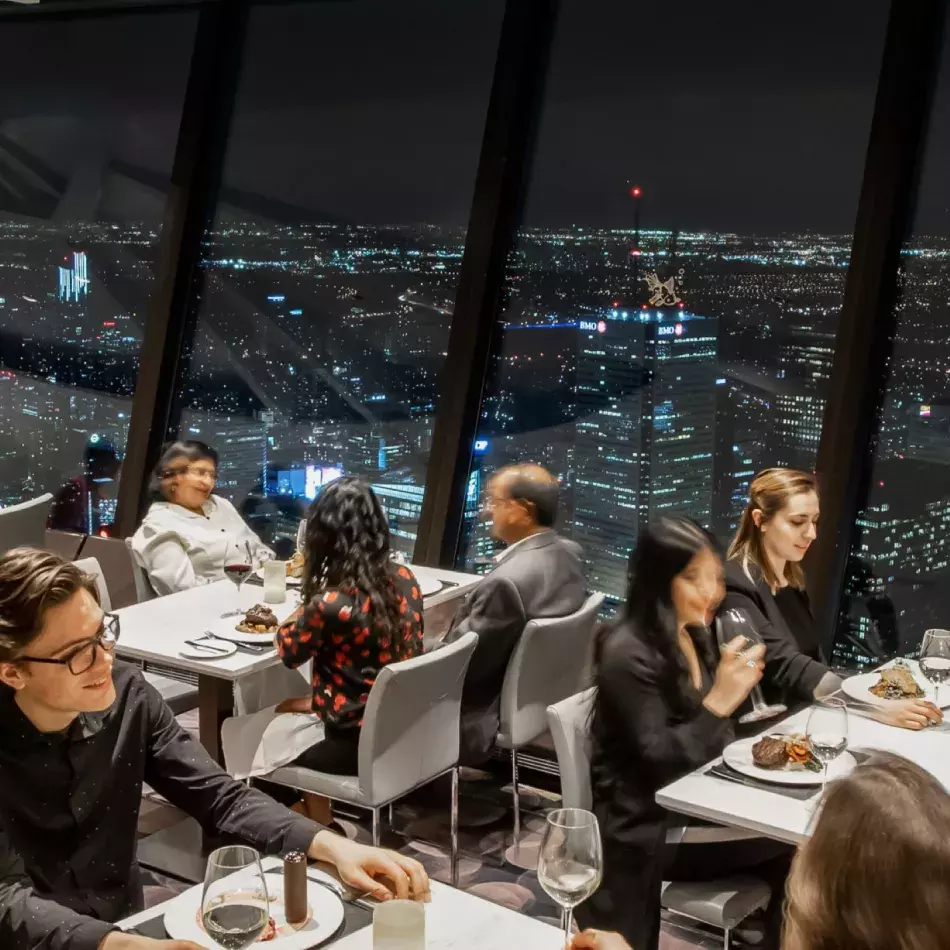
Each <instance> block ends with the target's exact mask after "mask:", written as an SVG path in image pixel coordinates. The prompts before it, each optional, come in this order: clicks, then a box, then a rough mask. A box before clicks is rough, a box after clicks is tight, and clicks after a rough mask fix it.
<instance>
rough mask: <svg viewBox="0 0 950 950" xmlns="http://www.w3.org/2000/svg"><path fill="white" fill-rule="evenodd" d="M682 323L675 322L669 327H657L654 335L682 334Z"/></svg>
mask: <svg viewBox="0 0 950 950" xmlns="http://www.w3.org/2000/svg"><path fill="white" fill-rule="evenodd" d="M683 329H684V327H683V324H682V323H675V324H673V326H671V327H657V331H656V335H657V336H682V335H683Z"/></svg>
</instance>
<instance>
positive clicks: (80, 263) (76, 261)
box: [58, 251, 89, 303]
mask: <svg viewBox="0 0 950 950" xmlns="http://www.w3.org/2000/svg"><path fill="white" fill-rule="evenodd" d="M88 268H89V265H88V261H87V260H86V252H85V251H77V252H75V253H74V254H73V266H72V267H60V268H59V294H58V296H59V300H60V303H79V301H80V299H81V298H82V297H86V296H88V294H89V269H88Z"/></svg>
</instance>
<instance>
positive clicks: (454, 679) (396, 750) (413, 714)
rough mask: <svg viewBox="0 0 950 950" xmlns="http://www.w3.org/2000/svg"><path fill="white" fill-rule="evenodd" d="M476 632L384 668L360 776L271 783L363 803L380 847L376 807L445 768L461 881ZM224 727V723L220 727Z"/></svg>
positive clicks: (369, 708) (280, 778) (271, 777)
mask: <svg viewBox="0 0 950 950" xmlns="http://www.w3.org/2000/svg"><path fill="white" fill-rule="evenodd" d="M477 642H478V635H477V634H475V633H467V634H465V636H463V637H461V638H459V640H457V641H456V642H455V643H451V644H448V645H446V646H444V647H442V648H441V649H439V650H435V651H433V652H432V653H425V654H423V655H422V656H417V657H413V658H412V659H411V660H403V661H402V662H400V663H392V664H390V665H389V666H385V667H383V669H382V670H380V672H379V675H378V676H377V677H376V683H375V684H374V685H373V688H372V689H371V690H370V693H369V700H368V701H367V703H366V712H365V714H364V716H363V728H362V729H361V730H360V746H359V775H331V774H329V773H327V772H315V771H313V770H312V769H306V768H302V767H301V766H298V765H288V766H284V767H283V768H279V769H276V770H275V771H273V772H271V773H269V774H268V775H267V776H265V777H266V778H267V780H268V781H270V782H276V783H277V784H278V785H287V786H290V787H291V788H296V789H299V790H301V791H305V792H313V793H314V794H316V795H323V796H325V797H327V798H329V799H332V800H333V801H338V802H346V803H348V804H350V805H356V806H357V807H359V808H366V809H368V810H369V811H371V812H372V815H373V844H375V845H378V844H379V835H380V827H379V823H380V810H381V809H382V808H384V807H385V806H386V805H389V804H391V803H392V802H394V801H396V800H397V799H400V798H402V797H403V796H405V795H408V794H409V793H410V792H412V791H415V790H416V789H417V788H421V787H422V786H423V785H426V784H428V783H429V782H431V781H433V780H434V779H436V778H439V776H441V775H444V774H445V773H446V772H451V773H452V803H451V831H452V882H453V884H454V883H456V882H457V880H458V758H459V717H460V709H461V704H462V684H463V683H464V682H465V671H466V669H467V668H468V664H469V661H470V660H471V658H472V653H473V652H474V650H475V644H476V643H477ZM226 729H227V721H225V723H224V727H223V730H222V732H224V730H226Z"/></svg>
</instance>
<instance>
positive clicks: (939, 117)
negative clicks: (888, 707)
mask: <svg viewBox="0 0 950 950" xmlns="http://www.w3.org/2000/svg"><path fill="white" fill-rule="evenodd" d="M947 27H948V28H950V22H948V24H947ZM944 35H945V36H948V37H950V32H945V34H944ZM948 162H950V51H948V50H947V49H946V48H945V49H944V53H943V62H942V65H941V71H940V76H939V79H938V85H937V91H936V96H935V99H934V105H933V112H932V115H931V120H930V131H929V133H928V136H927V148H926V152H925V153H924V161H923V167H922V174H921V180H920V191H919V193H918V196H917V213H916V220H915V221H914V226H913V229H912V232H911V235H910V237H909V239H908V240H907V242H906V243H905V245H904V248H903V253H902V256H901V274H900V285H899V295H898V300H897V326H896V332H895V335H894V344H893V346H894V348H893V352H892V354H891V361H890V376H889V378H888V380H887V384H886V387H885V390H884V397H883V408H882V411H881V417H880V422H879V426H878V432H877V438H876V440H875V444H874V460H873V464H872V468H871V479H870V491H869V495H868V499H867V505H866V507H865V509H864V511H862V512H861V514H860V515H859V518H858V522H857V526H858V536H857V540H856V542H855V544H854V546H853V547H852V549H851V559H850V563H849V568H848V574H847V578H846V581H845V591H844V598H843V601H842V605H841V613H840V616H839V619H838V625H837V629H836V640H835V645H834V651H833V660H834V662H836V663H839V664H841V665H842V666H847V667H851V668H855V669H860V668H862V667H864V668H867V667H868V666H877V665H878V662H879V661H878V659H877V657H887V658H890V657H893V656H896V655H901V656H910V655H913V654H915V653H916V651H917V649H918V648H919V647H920V643H921V639H922V638H923V635H924V633H925V631H927V630H928V629H930V628H950V586H948V584H947V576H948V571H950V264H948V262H950V181H948V178H947V173H946V170H947V167H948ZM922 685H926V684H925V683H923V681H922ZM941 692H943V691H941ZM945 695H947V696H950V692H948V693H946V694H945ZM941 701H942V700H941Z"/></svg>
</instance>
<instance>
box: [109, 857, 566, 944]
mask: <svg viewBox="0 0 950 950" xmlns="http://www.w3.org/2000/svg"><path fill="white" fill-rule="evenodd" d="M281 864H282V862H281V861H280V860H279V859H278V858H264V859H263V860H262V861H261V867H262V869H263V871H264V872H265V873H268V872H271V873H273V872H275V871H279V869H280V868H281ZM308 876H320V877H323V878H324V879H326V880H327V882H328V883H329V882H334V881H337V882H338V878H337V876H336V873H335V871H334V870H333V869H332V868H329V867H327V866H321V867H320V868H316V867H313V866H312V867H311V868H310V869H309V870H308ZM201 892H202V885H200V884H198V885H196V886H194V887H192V888H189V889H188V890H187V891H184V892H183V893H182V894H179V895H178V896H177V897H174V898H172V899H171V900H170V901H166V902H165V903H162V904H158V905H156V906H154V907H151V908H149V909H148V910H143V911H141V912H140V913H138V914H135V915H133V916H131V917H127V918H126V919H124V920H120V921H119V922H118V924H117V926H118V927H120V928H121V929H122V930H127V931H134V932H137V933H140V934H142V935H144V936H148V937H153V938H155V939H159V940H161V939H165V938H166V937H167V934H166V931H165V928H164V924H163V920H164V917H165V914H166V912H167V911H168V910H169V909H170V908H171V907H172V905H173V904H174V903H175V902H176V901H177V902H184V903H185V904H194V906H195V907H196V908H197V906H198V905H199V904H200V900H201ZM431 893H432V900H431V902H430V903H428V904H426V905H425V947H426V950H511V948H512V947H518V948H519V950H563V945H564V938H563V933H562V931H561V930H560V928H558V927H553V926H551V925H550V924H548V923H545V922H544V921H541V920H537V919H535V918H532V917H528V916H527V915H525V914H520V913H518V912H517V911H514V910H511V909H509V908H507V907H504V906H502V905H500V904H495V903H492V902H491V901H488V900H485V899H483V898H481V897H478V896H476V895H474V894H469V893H466V892H465V891H461V890H457V889H456V888H454V887H449V886H448V885H447V884H442V883H441V882H439V881H432V889H431ZM368 903H369V905H370V909H367V908H366V907H365V906H364V902H362V901H359V902H356V903H348V902H347V903H344V910H345V917H344V922H343V924H342V926H341V928H340V930H339V931H338V932H337V933H336V935H335V936H334V937H332V938H331V939H330V940H328V941H326V942H325V943H323V944H320V945H321V946H324V947H327V948H330V947H332V948H333V950H372V946H373V927H372V921H373V913H372V909H371V908H372V903H373V902H371V901H370V902H368ZM278 945H279V941H275V943H274V946H275V947H277V946H278ZM206 946H207V947H208V948H209V950H219V948H218V945H217V944H216V943H214V942H213V941H212V940H211V939H210V938H209V939H208V941H207V944H206ZM278 950H279V948H278Z"/></svg>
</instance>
